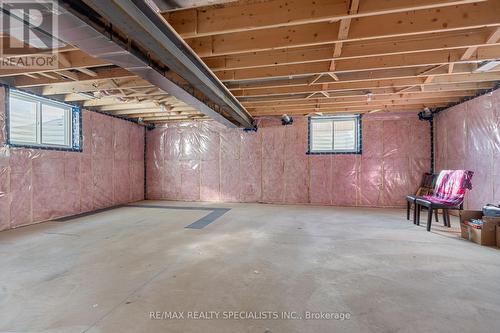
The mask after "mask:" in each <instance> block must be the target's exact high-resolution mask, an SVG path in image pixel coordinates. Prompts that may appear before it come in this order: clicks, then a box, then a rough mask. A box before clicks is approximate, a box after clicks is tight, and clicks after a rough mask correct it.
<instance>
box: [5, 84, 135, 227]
mask: <svg viewBox="0 0 500 333" xmlns="http://www.w3.org/2000/svg"><path fill="white" fill-rule="evenodd" d="M82 125H83V127H82V128H83V152H64V151H55V150H42V149H25V148H10V147H8V146H6V145H4V143H5V91H4V88H0V230H5V229H9V228H15V227H18V226H23V225H28V224H33V223H37V222H41V221H46V220H50V219H54V218H58V217H63V216H69V215H75V214H78V213H82V212H88V211H92V210H96V209H99V208H105V207H110V206H115V205H118V204H125V203H128V202H132V201H138V200H143V199H144V128H143V127H142V126H139V125H136V124H134V123H131V122H128V121H125V120H121V119H117V118H112V117H109V116H106V115H102V114H99V113H95V112H89V111H85V110H84V111H83V124H82Z"/></svg>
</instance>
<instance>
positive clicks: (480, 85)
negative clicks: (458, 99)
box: [238, 82, 495, 105]
mask: <svg viewBox="0 0 500 333" xmlns="http://www.w3.org/2000/svg"><path fill="white" fill-rule="evenodd" d="M494 86H495V84H494V83H491V82H474V83H454V84H441V85H437V84H435V85H429V88H428V89H427V90H426V93H429V92H450V91H464V90H467V91H470V90H487V89H491V88H493V87H494ZM397 90H398V89H395V88H392V87H391V88H374V89H370V92H371V93H372V94H373V95H384V94H398V91H397ZM418 92H419V93H420V91H418ZM412 93H413V92H412ZM349 96H356V97H359V96H366V89H361V90H359V89H358V90H345V91H337V92H331V93H330V97H331V98H339V97H349ZM304 98H305V96H302V95H287V94H283V95H272V96H257V97H250V96H243V97H238V99H239V100H240V101H241V102H242V103H244V105H248V103H272V102H288V101H291V100H297V99H299V100H303V99H304Z"/></svg>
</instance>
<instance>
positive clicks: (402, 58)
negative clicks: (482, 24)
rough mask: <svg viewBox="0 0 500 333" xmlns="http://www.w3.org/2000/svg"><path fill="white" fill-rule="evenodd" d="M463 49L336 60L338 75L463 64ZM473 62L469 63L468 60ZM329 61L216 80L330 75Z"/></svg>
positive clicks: (479, 54)
mask: <svg viewBox="0 0 500 333" xmlns="http://www.w3.org/2000/svg"><path fill="white" fill-rule="evenodd" d="M464 51H465V50H464V49H456V50H449V51H431V52H420V53H413V54H409V55H401V54H399V55H389V56H383V57H367V58H363V59H347V60H337V61H335V73H336V74H338V73H342V72H356V71H366V70H377V69H389V68H404V67H414V66H431V65H440V64H445V63H446V64H448V63H450V62H456V63H460V62H464V61H463V60H461V57H462V55H463V53H464ZM499 54H500V45H493V46H484V47H480V48H478V49H477V50H476V51H475V53H474V55H473V57H472V59H474V61H484V60H492V59H496V58H497V57H498V56H499ZM469 61H470V60H469ZM329 71H330V62H329V61H322V62H315V63H310V64H307V63H306V64H295V65H286V66H268V67H260V68H248V69H241V70H231V71H220V72H218V71H216V74H217V77H218V78H219V79H220V80H222V81H232V80H255V79H260V78H271V77H288V76H298V75H314V74H321V73H328V72H329Z"/></svg>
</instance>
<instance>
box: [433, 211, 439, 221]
mask: <svg viewBox="0 0 500 333" xmlns="http://www.w3.org/2000/svg"><path fill="white" fill-rule="evenodd" d="M438 210H439V209H434V216H435V217H436V222H439V218H438V213H439V212H438Z"/></svg>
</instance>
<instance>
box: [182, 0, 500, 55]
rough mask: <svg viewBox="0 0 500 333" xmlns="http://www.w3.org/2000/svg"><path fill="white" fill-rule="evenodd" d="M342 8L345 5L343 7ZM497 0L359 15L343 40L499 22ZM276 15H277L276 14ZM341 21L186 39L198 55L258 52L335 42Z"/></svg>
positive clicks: (495, 24) (408, 34)
mask: <svg viewBox="0 0 500 333" xmlns="http://www.w3.org/2000/svg"><path fill="white" fill-rule="evenodd" d="M344 11H345V9H344ZM499 12H500V2H498V1H485V2H480V3H474V4H466V5H463V6H450V7H443V8H439V9H426V10H417V11H412V12H405V13H396V14H386V15H379V16H368V17H360V18H358V19H356V22H355V24H352V25H351V27H350V30H349V36H348V38H347V39H345V40H343V42H347V41H360V40H370V39H377V38H389V37H397V36H410V35H418V34H428V33H434V32H446V31H457V30H466V29H473V28H481V27H488V26H498V25H500V23H499V22H498V13H499ZM275 16H279V15H275ZM339 28H340V22H321V23H311V24H303V25H298V26H296V27H294V28H293V29H291V28H289V27H279V28H270V29H264V30H255V31H245V32H236V33H228V34H222V35H214V36H209V37H200V38H193V39H189V40H187V42H188V44H189V45H190V46H191V48H192V49H193V50H194V51H195V52H196V53H197V54H198V55H199V56H200V57H208V56H220V55H227V54H237V53H248V52H258V51H264V50H275V49H280V48H291V47H302V46H313V45H321V44H329V43H334V42H338V41H339V39H338V32H339Z"/></svg>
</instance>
